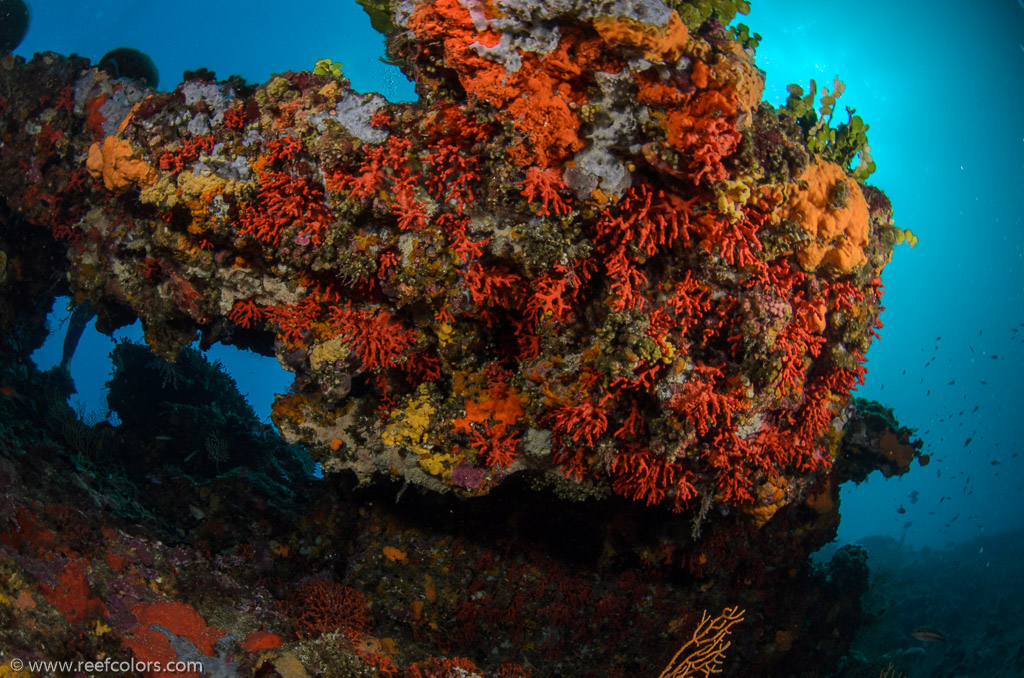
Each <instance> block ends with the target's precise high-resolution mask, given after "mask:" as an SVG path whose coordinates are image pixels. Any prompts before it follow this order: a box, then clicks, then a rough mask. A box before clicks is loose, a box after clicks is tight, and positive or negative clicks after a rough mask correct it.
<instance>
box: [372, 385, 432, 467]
mask: <svg viewBox="0 0 1024 678" xmlns="http://www.w3.org/2000/svg"><path fill="white" fill-rule="evenodd" d="M433 416H434V406H433V405H431V404H430V395H429V394H428V393H427V389H426V386H425V385H422V386H420V387H419V389H417V391H416V397H415V398H413V399H412V402H410V403H409V404H408V405H406V406H405V407H404V408H403V409H401V410H398V411H396V412H395V414H394V416H393V417H392V418H391V422H390V423H389V424H388V427H387V428H386V429H384V433H382V434H381V440H383V441H384V444H385V445H388V446H390V447H406V448H408V449H410V450H412V451H413V452H415V453H416V454H427V453H429V452H430V448H429V447H427V446H426V442H427V430H428V429H429V428H430V419H431V417H433Z"/></svg>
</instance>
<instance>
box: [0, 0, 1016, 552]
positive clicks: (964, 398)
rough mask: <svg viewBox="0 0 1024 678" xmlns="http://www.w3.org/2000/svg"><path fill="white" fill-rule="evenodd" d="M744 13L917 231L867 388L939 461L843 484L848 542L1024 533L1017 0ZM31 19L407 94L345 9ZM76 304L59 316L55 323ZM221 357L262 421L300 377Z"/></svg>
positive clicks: (101, 10) (91, 361) (221, 8)
mask: <svg viewBox="0 0 1024 678" xmlns="http://www.w3.org/2000/svg"><path fill="white" fill-rule="evenodd" d="M752 4H753V11H752V13H751V14H750V15H749V16H748V17H741V19H742V21H743V22H745V23H747V24H748V25H750V27H751V29H752V30H753V31H757V32H759V33H761V34H762V35H763V36H764V39H763V41H762V42H761V45H760V47H759V48H758V56H757V61H758V64H759V65H760V67H761V68H763V69H765V70H766V71H767V72H768V87H767V89H766V92H765V99H766V100H768V101H770V102H772V103H775V104H779V103H781V102H782V101H783V100H784V99H785V95H786V89H785V88H786V85H787V84H788V83H790V82H797V83H802V84H804V85H805V86H806V84H807V82H808V80H809V79H810V78H815V79H816V80H817V81H818V84H819V85H824V84H829V83H831V80H832V78H833V77H835V76H838V77H840V78H841V79H842V80H843V81H844V82H845V84H846V93H845V94H844V95H843V97H842V99H841V100H840V104H843V103H845V104H846V105H849V106H851V107H854V108H856V109H857V113H858V114H859V115H861V116H862V117H863V118H864V119H865V121H866V122H868V123H869V124H870V126H871V129H870V131H869V137H870V140H871V147H872V155H873V156H874V158H875V160H876V162H877V164H878V171H877V172H876V173H875V174H874V175H873V176H872V177H871V180H870V183H872V184H875V185H878V186H880V187H882V188H883V189H884V190H885V191H886V192H887V194H888V195H889V197H890V198H891V199H892V202H893V205H894V209H895V219H896V223H897V225H898V226H900V227H902V228H909V229H911V230H913V231H914V232H915V233H916V234H918V235H919V237H920V244H919V245H918V246H917V247H916V248H915V249H910V248H909V247H906V246H904V247H900V248H898V249H897V251H896V254H895V257H894V260H893V261H892V263H891V264H890V265H889V266H888V267H887V268H886V270H885V274H884V278H883V279H884V282H885V284H886V287H887V292H886V297H885V302H884V303H885V306H886V308H887V311H886V312H885V314H884V315H883V321H884V322H885V329H884V330H883V331H882V339H881V341H879V342H877V343H876V345H875V346H873V347H872V349H871V351H870V353H869V355H868V357H869V370H870V372H869V375H868V379H867V384H866V385H865V386H864V387H862V389H861V391H860V395H863V396H866V397H869V398H875V399H878V400H880V401H882V402H884V403H887V404H889V405H891V406H893V407H894V408H895V411H896V413H897V415H898V416H899V417H900V419H901V420H902V422H903V423H905V424H907V425H910V426H912V427H914V428H916V429H918V432H919V434H920V435H921V437H922V438H923V439H924V440H925V443H926V446H925V450H924V451H925V452H926V453H927V454H930V455H931V456H932V462H931V464H930V465H929V466H927V467H925V468H918V467H916V466H915V468H914V469H913V470H912V471H911V473H909V474H908V475H906V476H904V477H903V478H900V479H891V480H888V481H886V480H884V479H883V478H881V477H880V476H878V475H877V474H876V475H875V476H873V477H872V478H871V479H870V480H869V481H868V482H867V483H865V484H863V485H861V486H860V487H847V488H845V489H844V493H843V505H842V512H843V522H842V524H841V527H840V537H839V538H840V541H844V542H846V541H856V540H858V539H861V538H863V537H866V536H869V535H887V536H891V537H893V538H895V539H897V540H903V541H905V542H906V543H908V544H911V545H914V546H932V547H943V546H944V545H946V544H947V543H948V542H950V541H952V542H963V541H967V540H969V539H971V538H973V537H976V536H979V535H991V534H994V533H997V532H1000V531H1002V530H1007V529H1011V528H1021V527H1024V491H1022V489H1021V488H1022V482H1024V480H1022V478H1024V460H1022V459H1021V458H1020V456H1019V450H1020V442H1019V440H1020V434H1021V424H1020V422H1021V421H1024V405H1022V402H1021V397H1020V391H1019V385H1020V384H1021V383H1022V381H1024V344H1022V339H1024V261H1022V246H1024V231H1022V228H1021V226H1022V224H1021V216H1020V215H1021V208H1024V200H1022V196H1021V187H1022V186H1024V86H1022V85H1024V47H1022V46H1021V44H1022V42H1024V8H1022V6H1021V5H1020V4H1019V3H1018V2H1013V1H1012V0H1004V1H1002V2H994V1H993V2H986V3H982V4H980V5H975V6H972V7H971V8H970V9H969V10H968V9H966V8H965V7H964V6H963V5H961V4H959V3H939V4H935V3H932V4H929V5H927V9H926V11H922V10H921V9H920V8H919V6H917V5H914V6H911V5H910V3H907V4H906V5H905V6H893V4H892V3H889V2H883V1H881V0H874V1H871V2H858V3H856V5H851V4H850V3H839V2H820V1H819V2H814V3H812V2H805V1H795V0H786V1H781V0H774V1H773V0H753V3H752ZM32 12H33V22H32V25H31V28H30V32H29V34H28V36H27V37H26V39H25V41H24V42H23V43H22V45H21V46H20V47H19V48H18V50H16V52H17V53H18V54H21V55H24V56H26V57H30V56H31V54H32V53H33V52H35V51H42V50H53V51H57V52H62V53H70V52H77V53H79V54H81V55H84V56H87V57H89V58H90V59H92V60H93V61H98V60H99V59H100V57H101V56H102V55H103V54H104V53H105V52H107V51H108V50H110V49H113V48H115V47H120V46H130V47H135V48H138V49H141V50H142V51H144V52H146V53H147V54H149V55H150V56H151V57H152V58H153V60H154V62H155V64H156V66H157V68H158V69H159V71H160V88H161V89H165V90H167V89H172V88H173V87H174V86H175V85H176V84H177V83H178V81H179V80H180V78H181V74H182V72H183V71H184V70H185V69H198V68H200V67H205V68H208V69H210V70H213V71H215V72H216V73H217V75H218V77H221V78H225V77H227V76H229V75H232V74H239V75H242V76H243V77H245V78H246V79H247V80H249V81H251V82H261V81H265V80H266V79H267V78H268V77H269V76H270V74H271V73H274V72H280V71H285V70H298V69H311V68H312V67H313V64H314V63H315V61H316V60H317V59H320V58H324V57H327V58H331V59H333V60H335V61H340V62H342V63H343V64H344V72H345V74H346V76H348V77H349V78H351V80H352V82H353V85H354V87H356V88H357V89H359V90H362V91H371V90H373V91H380V92H382V93H383V94H385V95H386V96H388V97H389V98H392V99H411V98H413V96H414V94H413V92H412V87H411V85H410V84H409V83H408V81H406V80H405V78H404V76H402V75H401V73H400V72H398V70H397V69H395V68H394V67H391V66H387V65H385V64H383V63H381V61H380V57H381V56H382V55H383V39H382V38H381V37H380V36H379V35H378V34H377V33H375V32H373V30H372V29H371V27H370V24H369V21H368V19H367V18H366V16H365V14H364V13H363V11H362V10H361V9H360V8H359V7H358V6H357V5H356V4H355V3H354V1H353V2H349V1H348V0H336V1H334V2H319V1H313V2H307V3H303V4H302V5H301V9H298V10H286V9H285V8H284V6H283V4H282V3H271V2H267V1H266V0H258V1H255V2H245V3H231V2H221V3H209V2H196V1H195V0H187V1H181V2H175V3H151V2H127V1H125V2H116V1H109V2H72V1H70V0H60V1H56V0H48V1H45V2H43V1H38V2H34V3H32ZM65 315H66V313H65V312H63V311H62V310H61V309H58V312H57V313H55V314H54V318H53V320H54V322H55V323H56V322H57V321H59V319H60V318H62V317H63V316H65ZM54 338H55V341H54V342H51V345H50V346H49V348H47V349H44V351H42V352H41V354H40V355H39V356H38V360H39V362H40V364H41V366H43V367H48V366H49V365H52V364H54V363H56V362H57V361H58V360H59V354H60V342H61V341H62V333H61V332H60V331H58V332H57V333H56V334H55V337H54ZM110 347H111V344H110V340H109V339H106V338H105V337H100V336H98V335H95V334H94V333H92V336H89V335H87V337H86V338H85V339H84V340H83V344H82V345H81V347H80V349H79V353H78V354H77V355H76V358H75V361H74V362H73V364H72V371H73V374H74V376H75V379H76V382H77V384H78V387H79V391H80V394H81V397H82V399H83V402H84V406H85V408H86V409H87V410H94V409H96V408H98V407H101V402H102V401H101V400H100V399H101V397H102V396H101V389H102V383H103V381H105V379H106V376H107V370H108V368H107V367H106V366H105V365H104V363H103V362H102V360H101V359H100V358H102V356H103V355H105V353H106V352H107V351H109V349H110ZM54 351H55V353H54ZM47 352H48V353H47ZM214 357H217V358H219V359H221V360H222V361H223V362H225V363H226V364H227V365H228V367H229V369H230V370H231V371H232V373H233V375H234V376H235V378H236V379H237V380H238V381H239V385H240V388H241V390H242V391H243V392H247V393H248V394H249V396H250V399H251V401H252V403H253V405H254V407H256V409H257V411H258V412H260V414H261V415H265V414H266V413H267V412H268V411H269V402H270V399H271V398H272V394H273V393H274V392H281V391H283V390H285V389H286V388H287V384H288V383H289V380H290V379H289V375H288V374H287V373H285V372H283V371H282V370H281V369H280V368H279V367H278V366H277V364H276V361H275V360H273V359H257V358H251V357H250V358H248V359H243V358H241V357H239V356H238V354H237V352H236V351H234V349H224V350H221V352H219V353H216V354H215V355H214ZM246 360H248V361H246ZM968 439H970V442H969V444H965V443H966V442H967V441H968ZM915 492H916V494H914V493H915Z"/></svg>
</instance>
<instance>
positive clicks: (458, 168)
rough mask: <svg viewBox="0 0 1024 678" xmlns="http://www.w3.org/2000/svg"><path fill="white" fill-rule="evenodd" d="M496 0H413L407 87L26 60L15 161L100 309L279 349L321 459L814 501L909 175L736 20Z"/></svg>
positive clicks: (11, 167) (425, 471) (428, 480)
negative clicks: (136, 73)
mask: <svg viewBox="0 0 1024 678" xmlns="http://www.w3.org/2000/svg"><path fill="white" fill-rule="evenodd" d="M497 4H498V5H499V6H500V7H501V8H502V11H501V12H500V13H498V14H494V15H493V16H492V14H491V13H489V11H488V10H487V9H486V7H485V6H484V5H483V4H477V3H466V2H460V1H458V0H430V1H423V2H414V1H412V0H404V1H403V2H397V3H394V6H395V9H394V11H393V13H392V14H391V19H392V20H391V28H392V30H391V31H390V37H389V54H390V56H391V57H392V58H393V59H395V60H396V61H397V62H399V63H401V64H403V67H404V68H405V70H406V72H407V73H408V74H409V75H410V76H411V77H413V78H414V79H415V81H416V84H417V90H418V92H419V94H420V96H421V99H420V101H419V102H417V103H415V104H392V103H387V102H385V101H384V100H383V99H382V98H380V97H379V96H376V95H359V94H357V93H355V92H353V91H352V90H351V89H350V87H349V83H348V81H347V80H346V79H345V78H344V77H343V76H341V75H338V74H337V73H335V72H330V71H328V72H325V73H324V74H314V73H310V72H299V73H284V74H281V75H277V76H275V77H273V78H272V79H271V80H270V81H269V82H267V83H265V84H264V85H262V86H259V87H257V88H255V90H253V91H249V90H248V89H247V90H246V91H241V90H238V89H236V84H233V83H232V82H231V81H227V82H221V83H216V82H207V81H200V80H197V81H190V82H186V83H183V84H182V85H181V86H179V87H178V88H177V89H176V90H175V91H173V92H169V93H161V92H155V91H152V90H150V89H146V88H144V87H142V86H141V85H139V84H138V83H133V82H130V81H126V80H119V79H115V78H112V77H111V76H110V75H109V74H108V73H106V72H104V71H103V70H102V69H97V68H92V67H90V66H89V64H88V63H87V62H86V61H85V60H83V59H79V58H71V59H65V58H63V57H59V56H57V55H54V54H42V55H37V57H36V58H34V59H33V60H32V61H31V62H29V63H25V62H24V61H23V60H22V59H13V60H12V62H11V65H10V67H7V68H4V69H3V70H2V71H0V83H2V84H3V86H4V88H5V91H10V92H16V93H18V94H17V96H12V97H10V98H9V99H8V100H5V101H4V104H3V106H2V108H0V124H2V125H3V126H4V129H5V130H7V132H6V133H7V137H6V138H5V154H4V155H3V156H2V157H0V187H2V189H3V194H4V196H6V200H7V206H8V209H9V210H11V212H12V213H14V214H17V215H19V217H18V218H20V219H24V220H25V221H26V222H29V223H31V224H33V225H34V226H35V227H36V228H35V230H34V233H35V236H36V237H37V238H38V239H39V240H40V241H45V242H47V243H51V246H52V241H54V240H55V241H56V242H57V243H59V244H60V246H61V247H63V248H65V250H66V260H62V261H51V262H50V264H49V267H48V268H47V269H46V270H45V271H36V272H35V273H33V274H34V275H49V274H57V275H59V274H61V273H63V272H65V271H66V274H67V277H68V281H69V286H70V291H71V293H72V294H73V298H74V300H75V302H76V303H88V304H89V305H90V307H91V308H92V309H93V310H95V311H96V313H97V315H98V326H99V327H101V328H103V329H104V330H105V331H112V330H113V329H115V328H116V327H117V326H119V325H121V324H125V323H127V322H130V321H131V320H132V319H133V318H134V317H138V318H140V319H141V320H142V324H143V327H144V330H145V337H146V341H147V343H148V344H149V346H150V348H151V349H152V351H153V352H154V353H155V354H156V355H157V356H158V357H160V358H162V359H164V360H167V361H173V360H174V359H175V358H176V356H178V354H179V353H180V352H181V351H182V350H183V348H184V347H185V346H187V345H188V344H190V343H191V342H192V341H193V340H194V339H195V338H196V337H197V336H198V335H199V334H200V333H202V334H203V336H204V341H213V340H219V341H222V342H224V343H238V344H239V345H243V346H249V347H255V348H258V349H259V350H262V351H264V352H267V353H273V354H276V355H277V357H278V358H279V360H280V361H281V363H282V364H283V365H284V366H285V367H286V368H287V369H289V370H291V371H293V372H294V373H295V375H296V377H295V383H294V385H293V388H292V390H291V392H290V393H289V394H286V395H283V396H280V397H279V398H278V400H277V401H276V403H275V406H274V421H275V423H276V424H277V426H278V427H279V428H280V430H281V432H282V434H283V435H284V436H285V437H286V439H287V440H288V441H289V442H301V443H303V444H304V445H306V446H307V447H308V448H309V450H310V452H311V454H312V455H313V458H314V459H316V460H317V461H319V462H320V463H321V464H322V467H323V469H324V471H325V472H326V473H328V474H332V473H338V472H341V471H345V470H348V471H353V472H355V473H356V474H357V475H358V476H359V477H360V478H361V479H362V481H364V482H369V481H370V479H371V477H372V476H373V475H374V474H382V475H385V476H397V477H401V478H402V479H403V480H404V481H405V482H408V483H411V484H413V485H417V486H420V487H423V488H427V489H429V490H431V491H435V492H444V493H456V494H458V495H460V496H481V495H485V494H487V493H489V492H491V491H493V490H495V488H498V487H500V486H501V485H503V484H505V483H507V482H510V481H512V480H513V479H517V477H519V476H522V478H523V479H524V481H525V480H529V481H530V482H533V483H537V484H538V485H540V486H545V487H553V488H554V489H555V491H556V492H557V493H558V494H559V495H560V496H564V497H574V498H576V499H584V498H587V497H597V498H607V497H609V496H610V495H619V496H621V497H624V498H625V499H627V500H628V501H629V502H633V503H636V504H640V505H646V506H662V507H665V508H667V509H670V510H672V511H674V512H678V513H687V515H688V517H693V516H696V515H701V514H706V513H707V512H708V511H709V510H711V509H714V510H717V511H725V512H736V511H738V512H739V514H740V515H742V516H744V519H745V520H746V521H747V522H748V523H749V525H750V526H752V527H754V528H757V527H762V526H765V525H767V524H769V523H770V522H772V521H774V520H776V518H775V516H778V515H779V512H780V510H781V509H783V508H785V507H787V506H789V507H793V508H794V509H797V508H800V509H803V508H806V506H807V505H809V504H808V503H810V504H813V503H814V502H816V501H818V502H820V501H822V497H823V496H826V494H823V493H822V492H823V491H822V488H823V487H826V486H827V487H830V488H831V490H832V491H834V490H835V489H836V484H835V483H832V482H831V480H830V478H829V474H830V472H831V469H832V468H833V467H834V464H835V462H836V460H837V458H838V456H839V454H840V442H841V440H842V438H843V431H844V427H845V426H846V425H847V422H848V420H849V419H850V417H851V416H853V409H852V407H851V406H850V392H851V390H852V389H853V388H855V387H856V385H857V384H859V383H862V381H863V378H864V374H865V367H864V360H865V359H864V356H865V354H866V352H867V349H868V347H869V346H870V344H871V341H872V339H873V337H874V336H875V335H876V329H878V328H880V327H881V325H880V323H879V321H878V316H879V312H880V310H881V296H882V286H881V282H880V277H879V276H880V273H881V271H882V268H883V267H884V266H885V264H886V263H887V262H888V260H889V258H890V256H891V254H892V248H893V246H894V245H895V243H896V242H897V235H896V229H895V228H894V227H893V225H892V221H891V210H889V209H886V208H885V207H886V206H887V205H888V201H887V200H884V199H882V198H884V196H881V193H880V192H879V191H877V190H875V189H872V190H871V191H867V190H866V189H863V190H862V188H861V185H862V182H863V178H862V177H861V176H860V175H858V177H859V180H858V179H855V178H854V171H853V169H851V168H850V167H849V166H848V165H844V164H843V162H842V161H841V160H842V159H836V157H835V154H834V153H831V152H830V149H829V148H828V147H824V148H820V147H816V152H814V153H812V152H811V151H810V150H809V148H808V146H809V144H810V141H811V140H810V139H809V138H808V137H807V136H806V132H805V131H804V130H803V128H801V127H800V126H798V125H796V124H794V123H793V118H794V117H795V113H794V112H793V110H790V109H788V108H782V109H779V110H778V111H774V110H770V107H766V105H764V104H762V105H761V106H760V107H757V108H755V107H756V106H757V100H758V98H759V96H760V92H761V89H762V88H763V75H762V74H761V73H760V71H758V70H757V68H756V67H755V66H754V65H753V59H752V56H751V53H750V51H749V49H748V48H746V47H744V46H743V45H742V44H740V43H739V42H738V41H737V39H736V38H735V36H733V35H732V34H731V33H729V32H728V31H725V30H723V29H721V27H720V26H719V25H717V24H716V23H715V22H708V23H706V24H704V25H702V26H698V27H697V28H695V29H693V30H690V29H688V28H687V27H686V25H685V24H684V23H683V22H682V21H681V19H680V16H679V14H678V13H677V11H676V10H675V9H674V8H672V7H670V6H668V5H665V4H663V3H661V2H659V1H658V0H633V1H630V2H604V3H591V2H585V3H584V2H565V1H556V0H549V1H546V2H529V3H525V2H513V1H512V0H506V1H504V2H499V3H497ZM378 9H379V8H378ZM380 11H383V10H380ZM378 18H380V17H378ZM811 98H812V100H813V94H812V97H811ZM812 103H813V102H812ZM812 112H813V111H812ZM803 114H804V113H803V112H801V115H803ZM801 120H803V118H801ZM865 193H867V195H868V196H869V197H870V200H869V199H866V198H865V196H864V194H865ZM880 196H881V197H880ZM901 449H903V448H901ZM899 451H900V450H898V449H896V448H893V449H892V451H891V454H892V455H896V454H897V452H899ZM904 452H905V449H904ZM909 454H910V455H911V457H913V456H914V455H916V454H917V452H916V450H913V449H912V451H911V452H910V453H909ZM897 456H898V455H897ZM905 456H906V454H903V456H900V457H899V460H898V461H899V463H903V462H905V461H907V460H906V459H905V458H904V457H905ZM826 503H827V502H826ZM681 520H682V522H683V523H687V519H686V518H683V519H681ZM698 522H699V521H698Z"/></svg>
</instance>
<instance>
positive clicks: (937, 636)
mask: <svg viewBox="0 0 1024 678" xmlns="http://www.w3.org/2000/svg"><path fill="white" fill-rule="evenodd" d="M910 635H911V636H912V637H913V638H914V639H915V640H920V641H921V642H922V643H944V642H946V636H945V635H943V633H942V631H939V630H938V629H934V628H932V627H931V626H922V627H920V628H916V629H914V631H913V632H912V633H911V634H910Z"/></svg>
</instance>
